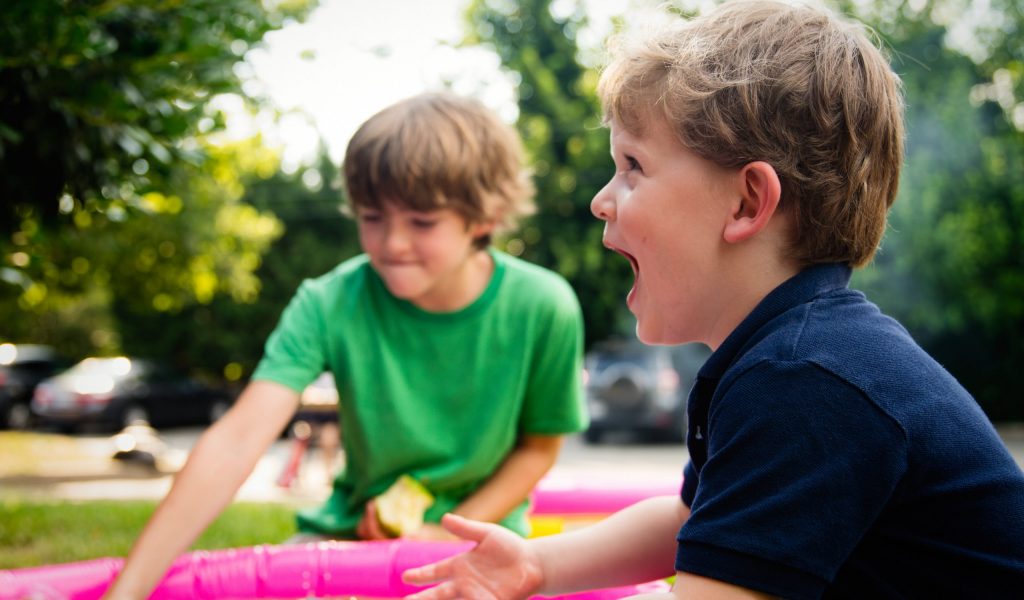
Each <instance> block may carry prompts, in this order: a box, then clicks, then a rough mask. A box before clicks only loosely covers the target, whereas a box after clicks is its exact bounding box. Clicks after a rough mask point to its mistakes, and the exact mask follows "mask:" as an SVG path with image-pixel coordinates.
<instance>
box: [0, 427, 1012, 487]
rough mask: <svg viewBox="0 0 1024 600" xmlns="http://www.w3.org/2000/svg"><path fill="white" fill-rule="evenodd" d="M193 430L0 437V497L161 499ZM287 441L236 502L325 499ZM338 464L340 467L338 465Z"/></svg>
mask: <svg viewBox="0 0 1024 600" xmlns="http://www.w3.org/2000/svg"><path fill="white" fill-rule="evenodd" d="M198 433H199V431H198V430H182V431H176V430H171V431H167V432H160V433H159V441H160V443H161V444H163V445H164V450H163V452H160V453H158V454H159V460H157V461H156V462H155V464H153V463H148V462H145V461H139V460H117V459H114V458H113V456H114V453H115V452H116V451H117V446H116V439H115V437H113V436H65V435H56V434H47V433H30V432H15V431H0V457H3V459H2V462H0V497H3V496H8V497H9V496H16V497H25V498H34V499H47V500H55V499H79V500H98V499H115V500H132V499H149V500H157V499H160V498H162V497H163V496H164V495H165V494H166V493H167V491H168V490H169V489H170V486H171V483H172V480H173V477H174V473H176V472H177V471H178V469H180V468H181V466H182V465H183V464H184V462H185V458H186V457H187V454H188V451H189V450H190V449H191V446H192V444H193V443H194V442H195V438H196V436H197V435H198ZM999 433H1000V435H1001V436H1002V438H1003V441H1004V442H1006V444H1007V446H1008V447H1009V449H1010V452H1011V454H1013V456H1014V458H1015V459H1016V460H1017V463H1018V464H1020V465H1021V466H1022V467H1024V423H1015V424H1009V425H1001V426H1000V427H999ZM293 443H294V442H293V441H292V440H291V439H281V440H279V441H277V442H275V443H274V445H273V446H272V447H271V448H270V450H269V451H268V452H267V453H266V454H265V455H264V456H263V457H262V458H261V459H260V461H259V462H258V463H257V465H256V468H255V469H254V470H253V473H252V475H251V476H250V477H249V478H248V479H247V480H246V482H245V483H244V484H243V485H242V488H241V489H240V490H239V492H238V494H237V495H236V497H235V499H236V500H239V501H249V502H278V503H286V504H293V505H296V506H305V505H315V504H318V503H319V502H321V501H323V500H324V499H325V498H326V497H327V495H328V494H329V493H330V480H329V477H328V476H327V473H326V470H325V469H324V467H323V464H322V462H321V460H320V457H319V453H318V452H316V451H310V452H307V453H306V454H305V455H304V458H303V462H302V465H301V467H300V469H299V471H298V476H297V477H296V479H295V481H294V482H293V483H292V485H291V486H290V487H281V486H280V485H278V479H279V477H280V475H281V473H282V471H283V470H284V468H285V465H286V464H287V463H288V461H289V459H290V458H291V457H292V454H293V450H294V446H293ZM686 456H687V455H686V449H685V447H684V446H682V445H665V446H642V445H637V444H623V445H599V446H588V445H586V444H583V443H582V442H581V441H580V440H579V439H578V436H577V437H573V438H570V439H569V440H567V441H566V444H565V447H564V449H563V452H562V454H561V456H560V458H559V461H558V463H557V464H556V465H555V467H554V469H553V470H552V472H551V474H550V476H551V477H552V478H554V479H557V480H560V481H587V480H592V479H601V478H606V477H608V476H609V475H612V474H614V475H615V476H616V477H619V478H624V479H625V480H626V481H648V482H649V481H668V480H671V479H674V478H676V477H678V476H679V474H680V472H681V470H682V465H683V463H684V462H685V460H686ZM342 463H343V460H342V461H339V462H338V465H337V466H338V467H341V465H342Z"/></svg>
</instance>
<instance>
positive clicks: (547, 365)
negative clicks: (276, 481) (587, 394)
mask: <svg viewBox="0 0 1024 600" xmlns="http://www.w3.org/2000/svg"><path fill="white" fill-rule="evenodd" d="M490 254H491V256H492V257H493V259H494V263H495V268H494V273H493V275H492V277H491V281H490V283H489V284H488V286H487V288H486V289H485V290H484V292H483V293H482V294H481V295H480V297H479V298H477V300H475V301H474V302H473V303H472V304H470V305H469V306H467V307H466V308H464V309H462V310H459V311H456V312H450V313H431V312H426V311H424V310H422V309H420V308H418V307H416V306H415V305H413V304H411V303H409V302H407V301H404V300H400V299H398V298H395V297H394V296H392V295H391V294H390V293H389V292H388V291H387V288H386V287H385V286H384V284H383V282H382V281H381V280H380V278H379V276H378V275H377V273H376V272H375V271H374V270H373V268H372V267H371V266H370V263H369V260H368V259H367V257H365V256H358V257H356V258H353V259H350V260H348V261H345V262H343V263H342V264H340V265H339V266H338V267H336V268H335V269H334V270H333V271H331V272H330V273H328V274H326V275H324V276H322V277H319V278H317V279H312V280H307V281H305V282H303V284H302V285H301V286H300V288H299V290H298V292H297V293H296V294H295V296H294V298H292V300H291V302H290V303H289V305H288V307H287V308H286V309H285V311H284V313H283V314H282V316H281V320H280V322H279V323H278V325H277V328H276V329H275V330H274V332H273V333H272V334H271V336H270V338H269V339H268V340H267V344H266V349H265V353H264V356H263V359H262V360H261V362H260V364H259V366H258V367H257V369H256V372H255V373H254V374H253V379H254V380H257V379H260V380H269V381H275V382H277V383H280V384H283V385H286V386H288V387H290V388H292V389H294V390H296V391H300V392H301V391H302V390H303V389H304V388H305V387H306V386H307V385H308V384H309V383H310V382H312V381H313V380H314V379H316V377H317V376H319V375H320V373H321V372H323V371H324V370H328V371H330V372H332V373H333V374H334V377H335V381H336V383H337V386H338V393H339V407H340V408H339V411H340V416H341V437H342V446H343V448H344V450H345V469H344V470H343V471H342V472H341V473H340V474H339V475H338V477H337V478H336V479H335V482H334V491H333V493H332V495H331V497H330V498H329V499H328V500H327V502H326V503H325V504H324V505H322V506H320V507H319V508H316V509H313V510H306V511H302V512H300V513H299V529H300V530H301V531H304V532H315V533H323V534H327V535H332V536H337V537H354V531H355V526H356V524H357V523H358V522H359V519H360V518H361V516H362V512H363V508H364V505H365V503H366V501H367V500H369V499H371V498H373V497H374V496H377V495H379V494H381V493H382V492H384V490H386V489H387V488H388V487H389V486H390V485H391V484H392V483H393V482H394V481H395V479H397V478H398V477H399V476H400V475H402V474H404V473H408V474H409V475H411V476H412V477H414V478H415V479H416V480H418V481H420V482H421V483H422V484H424V485H425V486H426V487H427V488H428V489H429V490H430V491H431V492H432V493H433V494H434V496H435V497H436V501H435V503H434V505H433V506H432V507H431V508H430V509H429V510H428V511H427V514H426V515H425V519H426V520H427V521H428V522H437V521H439V520H440V518H441V515H443V514H444V513H445V512H448V511H450V510H451V509H452V508H454V507H455V506H456V505H457V504H458V503H459V502H460V501H461V500H462V499H463V498H464V497H466V496H467V495H469V494H470V493H472V492H473V491H474V490H476V489H477V488H478V487H479V486H480V485H481V484H482V483H484V481H486V480H487V478H488V477H490V475H491V474H492V473H494V471H495V470H496V469H497V468H498V466H499V465H501V463H502V461H503V460H504V459H505V457H506V456H507V455H508V453H509V452H510V451H511V450H512V449H513V448H514V446H515V444H516V440H517V438H518V436H519V435H520V434H522V433H531V434H542V435H543V434H552V435H555V434H564V433H573V432H577V431H581V430H583V429H585V428H586V426H587V416H586V407H585V405H584V403H583V394H582V381H581V374H582V353H583V320H582V315H581V311H580V306H579V302H578V300H577V299H576V295H575V294H574V292H573V290H572V288H571V287H570V286H569V284H568V283H567V282H566V281H565V280H564V279H562V278H561V277H560V276H558V275H557V274H555V273H552V272H551V271H548V270H546V269H543V268H541V267H538V266H536V265H532V264H530V263H527V262H525V261H522V260H519V259H516V258H514V257H511V256H509V255H506V254H503V253H500V252H498V251H496V250H493V249H491V250H490ZM526 508H527V506H526V503H525V502H524V503H523V504H522V505H521V506H519V507H518V508H517V509H516V510H515V511H513V513H512V514H510V515H509V516H508V517H507V518H506V519H505V520H504V521H503V522H502V524H503V525H505V526H506V527H509V528H510V529H512V530H514V531H517V532H519V533H521V534H524V535H525V534H526V533H527V532H528V524H527V521H526V514H525V513H526Z"/></svg>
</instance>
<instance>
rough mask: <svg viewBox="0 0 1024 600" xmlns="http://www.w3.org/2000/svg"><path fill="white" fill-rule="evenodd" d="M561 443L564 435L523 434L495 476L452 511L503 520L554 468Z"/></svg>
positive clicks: (480, 517) (461, 514) (465, 515)
mask: <svg viewBox="0 0 1024 600" xmlns="http://www.w3.org/2000/svg"><path fill="white" fill-rule="evenodd" d="M561 446H562V436H540V435H526V436H523V439H522V440H521V441H520V444H519V445H518V446H517V447H516V448H515V449H514V450H513V451H512V452H511V453H509V455H508V456H507V457H506V458H505V461H504V462H503V463H502V464H501V467H499V468H498V470H497V471H495V472H494V474H493V475H492V476H491V478H490V479H488V480H487V482H486V483H484V485H482V486H480V488H479V489H478V490H477V491H476V492H474V493H473V494H472V495H470V496H468V497H467V498H466V499H465V500H463V501H462V502H461V503H460V504H459V505H458V506H457V507H455V509H454V510H453V511H452V512H454V513H455V514H457V515H459V516H463V517H466V518H468V519H474V520H477V521H487V522H491V523H497V522H498V521H501V520H502V519H503V518H505V516H507V515H508V513H509V512H511V511H512V509H514V508H515V507H516V506H518V505H519V504H520V503H521V502H522V501H523V500H525V499H526V497H527V496H529V494H530V492H532V491H533V488H534V487H536V485H537V482H538V481H540V479H541V478H542V477H544V475H545V474H546V473H547V472H548V471H549V470H551V467H552V466H553V465H554V464H555V461H556V460H557V459H558V452H559V449H560V448H561Z"/></svg>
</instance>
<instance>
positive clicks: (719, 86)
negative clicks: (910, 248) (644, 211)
mask: <svg viewBox="0 0 1024 600" xmlns="http://www.w3.org/2000/svg"><path fill="white" fill-rule="evenodd" d="M598 90H599V94H600V96H601V100H602V103H603V105H604V107H605V118H606V120H614V121H615V122H616V123H618V124H619V125H621V126H622V127H624V128H626V129H627V130H631V131H633V132H634V133H641V132H642V131H643V128H644V127H645V126H647V124H648V123H649V122H650V121H651V120H652V119H661V120H663V121H664V122H666V123H668V124H669V125H670V126H671V127H672V128H673V130H674V132H675V134H676V137H677V138H678V140H679V142H680V143H681V144H682V145H683V146H685V147H686V148H688V149H690V150H692V151H693V152H695V153H696V154H698V155H700V156H702V157H703V158H705V159H707V160H710V161H712V162H714V163H716V164H718V165H720V166H723V167H727V168H735V167H741V166H743V165H745V164H748V163H750V162H753V161H765V162H767V163H769V164H770V165H772V167H773V168H774V169H775V171H776V172H777V173H778V175H779V178H780V180H781V182H782V199H781V201H780V210H781V211H783V212H785V213H788V214H789V215H791V216H792V222H793V224H794V228H795V231H794V232H793V235H792V238H791V241H790V245H789V248H788V249H787V252H788V255H789V257H790V258H792V259H794V260H796V261H797V262H799V263H800V264H804V265H807V264H813V263H823V262H842V263H846V264H849V265H850V266H853V267H858V266H862V265H864V264H866V263H867V262H869V261H870V260H871V258H872V256H873V255H874V253H875V250H876V249H877V248H878V244H879V242H880V240H881V238H882V235H883V234H884V232H885V222H886V214H887V212H888V210H889V207H890V206H892V203H893V201H894V200H895V197H896V191H897V187H898V184H899V172H900V167H901V165H902V162H903V98H902V95H901V92H900V81H899V78H898V77H897V75H896V74H895V73H893V71H892V70H891V68H890V67H889V64H888V61H887V60H886V58H885V57H884V56H883V54H882V53H881V51H880V50H879V49H878V47H876V45H875V44H874V43H872V41H871V40H870V39H869V38H868V36H867V35H866V32H865V29H864V28H863V27H862V26H860V25H857V24H853V23H847V22H844V21H842V20H840V19H838V18H837V17H835V16H833V15H831V14H830V13H828V12H826V11H825V10H823V9H817V8H811V7H807V6H794V5H788V4H783V3H781V2H775V1H772V0H752V1H737V2H729V3H726V4H724V5H722V6H720V7H718V8H717V9H716V10H714V11H712V12H711V13H709V14H707V15H705V16H703V17H700V18H696V19H693V20H689V21H683V22H679V21H676V22H675V23H673V24H672V25H671V26H668V27H665V28H662V29H661V30H660V31H658V32H657V33H655V34H653V35H649V36H647V37H646V38H645V39H643V40H636V39H632V38H630V37H628V36H626V35H620V36H618V37H617V38H616V39H615V40H614V41H613V43H612V60H611V61H610V63H609V64H608V66H607V67H606V68H605V70H604V71H603V73H602V76H601V81H600V84H599V88H598Z"/></svg>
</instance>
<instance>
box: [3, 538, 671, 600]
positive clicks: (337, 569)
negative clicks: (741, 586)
mask: <svg viewBox="0 0 1024 600" xmlns="http://www.w3.org/2000/svg"><path fill="white" fill-rule="evenodd" d="M471 546H472V543H469V542H423V541H411V540H394V541H386V542H320V543H312V544H300V545H294V546H254V547H251V548H239V549H232V550H219V551H197V552H192V553H190V554H186V555H183V556H182V557H181V558H179V559H178V560H177V561H175V563H174V565H173V566H172V567H171V569H170V571H168V574H167V576H166V577H165V578H164V580H163V581H162V582H161V583H160V585H159V586H158V587H157V589H156V590H155V591H154V593H153V595H152V596H151V597H150V598H151V600H178V599H180V600H227V599H233V600H242V599H249V598H323V597H333V596H345V597H347V596H371V597H376V598H395V597H401V596H404V595H406V594H409V593H412V592H413V591H415V590H416V589H417V588H415V587H414V586H410V585H407V584H405V583H403V582H402V580H401V574H402V572H403V571H405V570H406V569H409V568H412V567H416V566H420V565H424V564H427V563H430V562H434V561H437V560H440V559H442V558H445V557H447V556H451V555H453V554H457V553H459V552H462V551H464V550H467V549H469V548H470V547H471ZM122 562H123V561H122V560H121V559H114V558H103V559H97V560H91V561H84V562H78V563H70V564H63V565H51V566H45V567H35V568H28V569H15V570H9V571H0V600H25V599H31V600H57V599H61V600H94V599H97V598H99V597H100V596H101V595H102V593H103V591H104V590H105V589H106V588H107V586H108V585H109V584H110V583H111V582H112V581H113V579H114V577H116V576H117V573H118V572H119V571H120V569H121V565H122ZM666 590H668V584H666V583H665V582H661V581H657V582H651V583H648V584H643V585H640V586H627V587H621V588H609V589H603V590H596V591H591V592H585V593H580V594H572V595H569V596H562V598H566V599H569V598H571V599H573V600H612V599H615V598H622V597H625V596H630V595H633V594H638V593H643V592H654V591H666Z"/></svg>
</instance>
